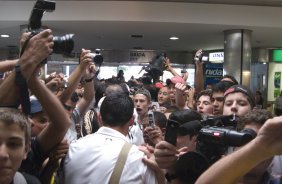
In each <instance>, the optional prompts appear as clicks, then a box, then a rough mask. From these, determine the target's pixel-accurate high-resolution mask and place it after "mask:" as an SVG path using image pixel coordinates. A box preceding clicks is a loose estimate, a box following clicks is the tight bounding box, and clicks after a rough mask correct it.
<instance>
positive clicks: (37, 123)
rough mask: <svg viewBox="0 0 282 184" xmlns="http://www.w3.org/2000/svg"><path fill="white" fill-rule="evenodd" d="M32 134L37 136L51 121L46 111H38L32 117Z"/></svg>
mask: <svg viewBox="0 0 282 184" xmlns="http://www.w3.org/2000/svg"><path fill="white" fill-rule="evenodd" d="M31 119H32V121H31V122H30V123H31V136H32V137H34V136H37V135H38V134H39V133H40V132H41V131H42V130H43V129H44V128H45V127H46V126H47V125H48V123H49V118H48V116H47V115H46V114H45V113H44V112H41V113H38V114H36V115H34V116H32V117H31Z"/></svg>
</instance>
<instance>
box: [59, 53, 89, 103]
mask: <svg viewBox="0 0 282 184" xmlns="http://www.w3.org/2000/svg"><path fill="white" fill-rule="evenodd" d="M89 53H90V50H85V49H82V53H81V55H80V63H79V65H78V66H77V67H76V68H75V70H74V71H73V72H72V73H71V75H70V76H69V78H68V87H67V88H66V89H65V90H64V91H63V92H62V93H61V94H60V95H59V99H60V100H61V102H62V103H65V102H66V101H67V100H68V99H69V98H70V97H71V95H72V93H73V92H74V91H75V89H76V88H77V86H78V84H79V82H80V80H81V79H82V76H83V75H84V74H85V72H86V68H87V66H88V65H89V63H90V62H91V61H92V57H91V56H90V55H89Z"/></svg>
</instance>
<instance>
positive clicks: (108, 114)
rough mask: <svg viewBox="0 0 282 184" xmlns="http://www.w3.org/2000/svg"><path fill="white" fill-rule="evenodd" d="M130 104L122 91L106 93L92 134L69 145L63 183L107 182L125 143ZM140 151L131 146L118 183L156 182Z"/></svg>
mask: <svg viewBox="0 0 282 184" xmlns="http://www.w3.org/2000/svg"><path fill="white" fill-rule="evenodd" d="M133 109H134V104H133V101H132V99H131V98H130V97H129V96H128V95H126V94H124V93H114V94H110V95H109V96H106V98H105V99H104V101H103V103H102V105H101V109H100V113H101V116H100V118H101V119H102V121H103V125H104V126H103V127H101V128H100V129H99V130H98V131H97V132H96V133H94V134H91V135H89V136H87V137H84V138H83V139H79V140H77V142H74V143H72V144H71V145H70V148H69V152H68V155H67V157H66V160H65V164H64V172H65V183H67V184H77V183H80V184H88V183H99V184H103V183H109V181H110V178H111V175H112V173H113V170H114V167H115V165H116V162H117V159H118V157H119V153H120V151H121V149H122V147H123V145H124V144H125V143H126V142H127V139H126V137H125V136H126V135H127V133H128V129H129V126H130V125H132V123H133ZM143 157H144V153H142V152H141V151H139V150H138V147H137V146H134V145H133V146H132V147H131V149H130V151H129V153H128V157H127V159H126V162H125V164H124V168H123V171H122V174H121V177H120V180H119V183H126V184H130V183H132V184H135V183H150V184H153V183H157V181H156V177H155V173H154V172H153V171H152V170H151V169H150V168H148V167H147V166H146V165H145V164H144V163H143V162H142V158H143Z"/></svg>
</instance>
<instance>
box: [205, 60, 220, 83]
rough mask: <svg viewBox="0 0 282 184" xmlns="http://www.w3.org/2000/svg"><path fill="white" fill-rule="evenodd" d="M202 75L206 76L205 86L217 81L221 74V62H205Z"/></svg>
mask: <svg viewBox="0 0 282 184" xmlns="http://www.w3.org/2000/svg"><path fill="white" fill-rule="evenodd" d="M204 75H205V78H206V82H205V86H207V85H213V84H215V83H218V82H219V81H220V80H221V79H222V76H223V64H215V63H207V64H206V65H205V70H204Z"/></svg>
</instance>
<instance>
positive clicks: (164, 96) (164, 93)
mask: <svg viewBox="0 0 282 184" xmlns="http://www.w3.org/2000/svg"><path fill="white" fill-rule="evenodd" d="M169 100H170V97H169V90H168V88H167V87H163V88H161V89H160V91H159V93H158V102H159V104H160V105H162V104H164V103H165V102H168V101H169Z"/></svg>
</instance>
